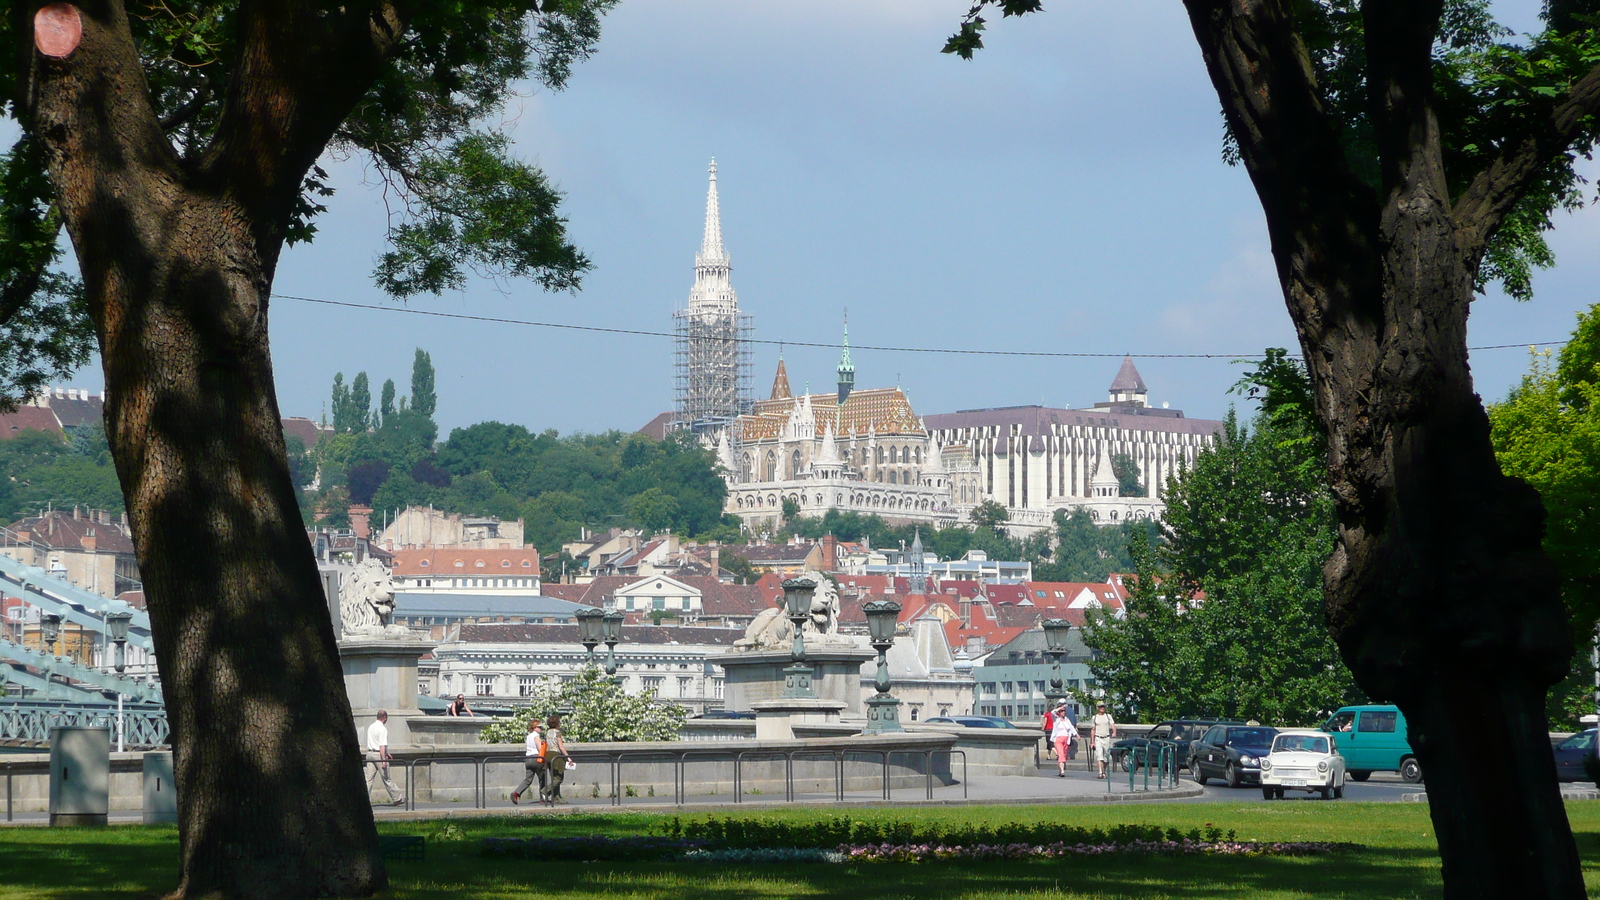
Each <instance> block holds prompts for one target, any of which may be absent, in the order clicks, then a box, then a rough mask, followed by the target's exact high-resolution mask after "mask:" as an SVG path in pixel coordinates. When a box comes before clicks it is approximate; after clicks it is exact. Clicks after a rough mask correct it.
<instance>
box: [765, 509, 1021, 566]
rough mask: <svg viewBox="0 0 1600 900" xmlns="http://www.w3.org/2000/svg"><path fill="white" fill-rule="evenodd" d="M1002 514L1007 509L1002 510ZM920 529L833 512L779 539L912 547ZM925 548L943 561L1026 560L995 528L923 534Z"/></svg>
mask: <svg viewBox="0 0 1600 900" xmlns="http://www.w3.org/2000/svg"><path fill="white" fill-rule="evenodd" d="M1000 508H1001V510H1002V512H1003V511H1004V509H1005V508H1004V507H1000ZM916 532H917V527H916V526H914V525H890V524H889V523H888V522H885V521H884V520H883V518H882V517H880V516H875V515H862V514H860V513H856V512H840V511H839V510H836V509H830V510H828V511H827V512H826V513H824V514H823V515H822V516H821V517H816V516H800V517H798V518H796V519H794V520H793V521H791V522H789V524H788V525H787V526H786V527H785V528H784V529H783V531H781V532H779V535H778V536H779V538H780V539H782V538H787V537H788V536H790V535H795V536H798V537H801V538H805V539H806V540H812V541H814V540H819V539H821V538H822V536H823V535H827V534H831V535H833V536H834V537H837V538H838V539H839V540H841V541H860V540H863V539H865V540H868V541H870V542H871V543H872V546H874V547H899V546H900V545H901V544H905V545H906V546H908V547H909V546H911V541H912V539H913V538H914V537H915V535H916ZM922 545H923V548H924V549H926V550H927V551H928V552H929V553H932V554H934V555H935V556H937V557H938V558H939V559H959V558H960V557H961V556H963V555H964V554H966V553H967V552H968V551H969V550H982V551H984V552H985V553H988V554H989V558H990V559H1008V560H1010V559H1023V558H1024V556H1023V545H1022V542H1021V541H1018V540H1016V539H1015V538H1012V537H1009V536H1007V535H1006V534H1005V532H1004V530H1003V529H995V528H992V527H987V526H985V527H973V528H968V527H964V526H960V525H955V526H951V527H948V528H939V529H935V530H933V531H927V530H923V531H922Z"/></svg>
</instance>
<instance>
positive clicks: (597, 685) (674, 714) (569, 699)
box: [478, 666, 689, 744]
mask: <svg viewBox="0 0 1600 900" xmlns="http://www.w3.org/2000/svg"><path fill="white" fill-rule="evenodd" d="M655 696H656V693H655V691H653V690H650V691H645V692H644V693H642V694H627V693H624V692H623V690H622V688H621V687H620V686H619V685H616V684H612V683H611V679H610V678H608V677H607V676H606V674H605V673H604V672H602V671H600V668H599V667H598V666H586V667H585V668H584V669H583V671H582V672H580V673H578V677H577V678H574V679H573V680H571V681H565V682H562V683H561V684H559V685H551V686H548V687H544V688H541V689H539V691H538V692H537V693H536V694H534V696H533V697H532V698H531V699H532V702H531V703H529V704H528V706H527V707H525V708H523V709H521V710H518V711H517V714H516V715H514V716H511V717H510V718H507V719H499V720H496V721H494V722H492V723H490V724H489V725H487V726H485V727H484V729H483V731H481V732H479V735H478V736H479V738H480V739H481V740H483V741H484V742H486V743H490V744H516V743H520V742H521V741H522V739H523V738H524V737H526V736H527V734H528V720H529V719H530V718H533V717H535V716H537V717H538V718H540V719H549V718H550V717H551V716H552V715H554V714H556V713H561V736H562V737H563V738H565V739H566V740H567V741H568V742H569V743H575V744H576V743H596V742H600V741H670V740H675V739H676V738H677V737H678V729H679V727H680V726H682V725H683V720H684V718H686V717H687V716H688V714H689V711H688V710H687V709H684V708H683V707H682V706H679V705H678V704H676V703H657V702H656V701H655Z"/></svg>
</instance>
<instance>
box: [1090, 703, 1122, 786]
mask: <svg viewBox="0 0 1600 900" xmlns="http://www.w3.org/2000/svg"><path fill="white" fill-rule="evenodd" d="M1091 724H1092V725H1093V727H1094V761H1095V762H1096V763H1098V764H1099V765H1100V774H1099V775H1098V776H1097V777H1099V778H1104V777H1106V765H1107V764H1108V763H1110V761H1111V742H1112V740H1114V739H1115V738H1116V736H1117V721H1116V720H1115V719H1113V718H1111V714H1110V713H1108V712H1106V705H1105V703H1103V702H1102V703H1096V704H1095V714H1094V718H1093V719H1092V720H1091Z"/></svg>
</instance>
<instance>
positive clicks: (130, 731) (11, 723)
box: [0, 701, 170, 750]
mask: <svg viewBox="0 0 1600 900" xmlns="http://www.w3.org/2000/svg"><path fill="white" fill-rule="evenodd" d="M122 721H123V728H124V732H123V733H124V739H123V743H124V746H126V747H128V748H129V749H135V750H149V749H154V748H157V747H165V746H166V745H167V743H168V740H169V738H170V729H169V726H168V724H167V711H166V709H165V707H150V706H134V705H127V706H124V707H123V711H122ZM116 724H117V708H116V706H114V705H112V704H109V703H107V704H100V703H70V702H62V701H53V702H49V703H42V702H27V701H13V702H10V703H4V704H0V741H3V742H5V743H10V744H40V745H42V744H48V743H49V741H50V729H52V728H55V727H57V726H105V727H109V728H111V729H112V733H113V734H115V733H116Z"/></svg>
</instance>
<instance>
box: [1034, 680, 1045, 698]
mask: <svg viewBox="0 0 1600 900" xmlns="http://www.w3.org/2000/svg"><path fill="white" fill-rule="evenodd" d="M1033 692H1034V693H1035V694H1038V695H1039V696H1041V697H1043V696H1044V682H1042V681H1035V682H1034V683H1033Z"/></svg>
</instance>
